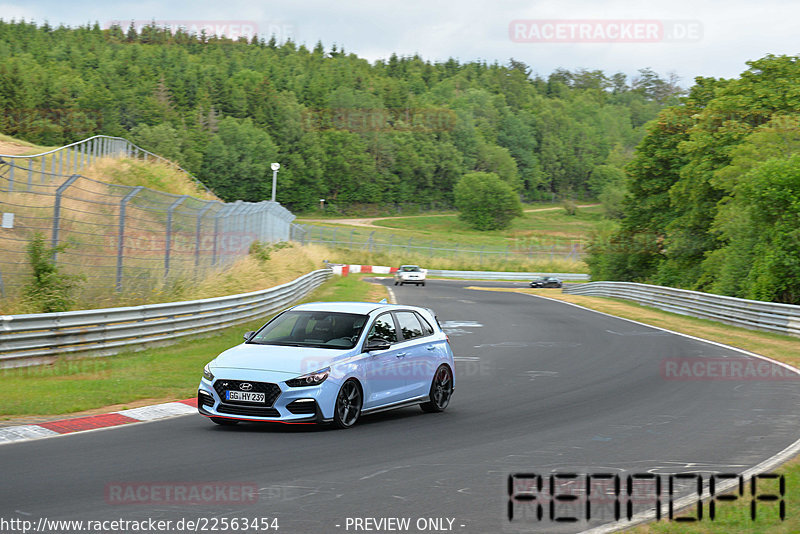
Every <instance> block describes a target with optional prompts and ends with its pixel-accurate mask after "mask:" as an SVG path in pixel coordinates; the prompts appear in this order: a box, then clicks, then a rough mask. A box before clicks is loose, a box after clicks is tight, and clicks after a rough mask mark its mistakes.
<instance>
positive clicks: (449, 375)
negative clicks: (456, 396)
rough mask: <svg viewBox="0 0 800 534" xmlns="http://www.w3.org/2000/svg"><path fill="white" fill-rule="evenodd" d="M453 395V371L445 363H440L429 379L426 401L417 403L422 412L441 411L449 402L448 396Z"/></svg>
mask: <svg viewBox="0 0 800 534" xmlns="http://www.w3.org/2000/svg"><path fill="white" fill-rule="evenodd" d="M452 396H453V372H452V371H451V370H450V368H449V367H448V366H446V365H440V366H439V368H438V369H437V370H436V374H434V375H433V380H432V381H431V391H430V394H429V396H428V398H429V399H430V400H429V401H428V402H423V403H422V404H420V405H419V407H420V408H422V411H423V412H427V413H437V412H443V411H444V410H445V408H447V405H448V404H450V397H452Z"/></svg>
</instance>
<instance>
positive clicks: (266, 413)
mask: <svg viewBox="0 0 800 534" xmlns="http://www.w3.org/2000/svg"><path fill="white" fill-rule="evenodd" d="M217 411H218V412H219V413H229V414H231V415H252V416H253V417H280V416H281V414H280V412H279V411H278V410H276V409H275V408H263V407H261V408H259V407H257V406H239V405H236V406H234V405H232V404H220V405H219V407H218V408H217Z"/></svg>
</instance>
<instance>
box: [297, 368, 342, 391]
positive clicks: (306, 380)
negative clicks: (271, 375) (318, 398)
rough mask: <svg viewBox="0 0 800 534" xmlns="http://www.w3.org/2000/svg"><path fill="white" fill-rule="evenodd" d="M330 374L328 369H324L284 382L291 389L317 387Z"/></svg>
mask: <svg viewBox="0 0 800 534" xmlns="http://www.w3.org/2000/svg"><path fill="white" fill-rule="evenodd" d="M330 372H331V368H330V367H326V368H325V369H322V370H320V371H317V372H314V373H308V374H305V375H303V376H298V377H297V378H292V379H291V380H287V381H286V385H287V386H289V387H292V388H300V387H303V386H318V385H320V384H322V383H323V382H324V381H325V379H326V378H328V375H329V374H330Z"/></svg>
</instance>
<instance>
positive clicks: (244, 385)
mask: <svg viewBox="0 0 800 534" xmlns="http://www.w3.org/2000/svg"><path fill="white" fill-rule="evenodd" d="M239 389H241V390H242V391H251V390H252V389H253V384H251V383H250V382H242V383H241V384H239Z"/></svg>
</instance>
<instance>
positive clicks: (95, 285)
mask: <svg viewBox="0 0 800 534" xmlns="http://www.w3.org/2000/svg"><path fill="white" fill-rule="evenodd" d="M101 157H126V158H134V159H151V158H157V159H163V158H159V156H156V155H154V154H152V153H150V152H147V151H145V150H143V149H141V148H139V147H137V146H136V145H133V144H132V143H130V142H128V141H127V140H125V139H121V138H114V137H105V136H97V137H92V138H90V139H86V140H84V141H81V142H80V143H74V144H72V145H68V146H66V147H61V148H59V149H56V150H52V151H49V152H45V153H43V154H36V155H32V156H5V155H0V213H2V226H1V227H0V297H9V296H15V295H19V294H20V292H21V291H22V288H23V287H24V285H25V284H26V279H27V278H28V277H30V272H31V268H30V265H29V261H28V258H27V252H26V247H27V245H28V243H29V242H30V241H31V238H32V237H33V236H34V235H35V234H36V233H39V234H41V235H42V236H44V237H45V238H46V240H47V242H48V244H49V245H51V246H53V247H55V246H59V245H65V248H64V249H63V250H61V251H60V252H58V253H57V254H56V255H55V259H56V265H58V266H59V267H60V268H61V269H62V271H63V272H64V273H67V274H82V275H84V277H85V281H84V282H83V283H81V284H80V287H81V289H80V292H81V293H82V294H83V295H92V294H95V293H97V292H98V291H114V290H116V291H138V290H140V289H147V288H151V287H152V286H153V285H154V283H155V282H156V281H158V282H163V281H164V280H168V279H174V278H176V277H187V276H191V277H194V276H197V275H199V274H201V273H202V272H204V271H206V270H208V269H210V268H215V267H220V266H223V265H226V264H230V263H231V262H233V261H234V260H236V259H237V258H239V257H241V256H243V255H246V254H247V253H248V251H249V247H250V244H251V243H252V242H253V241H256V240H257V241H262V242H277V241H287V240H289V238H290V225H291V223H292V221H293V220H294V215H293V214H292V213H291V212H289V211H288V210H286V209H285V208H283V207H282V206H281V205H280V204H278V203H276V202H270V201H265V202H257V203H251V202H241V201H239V202H234V203H223V202H220V201H218V200H203V199H199V198H194V197H191V196H188V195H173V194H169V193H164V192H161V191H155V190H152V189H149V188H146V187H141V186H138V187H131V186H124V185H115V184H109V183H104V182H100V181H97V180H93V179H90V178H87V177H85V176H81V175H80V174H78V172H79V171H80V170H81V169H83V168H84V167H86V166H88V165H91V164H92V163H94V162H95V161H96V160H97V159H98V158H101ZM164 161H166V160H164ZM176 167H177V166H176ZM177 168H178V169H180V167H177ZM180 170H182V169H180ZM184 172H185V171H184ZM187 174H188V173H187ZM189 176H190V177H191V178H194V177H192V176H191V175H189Z"/></svg>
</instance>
